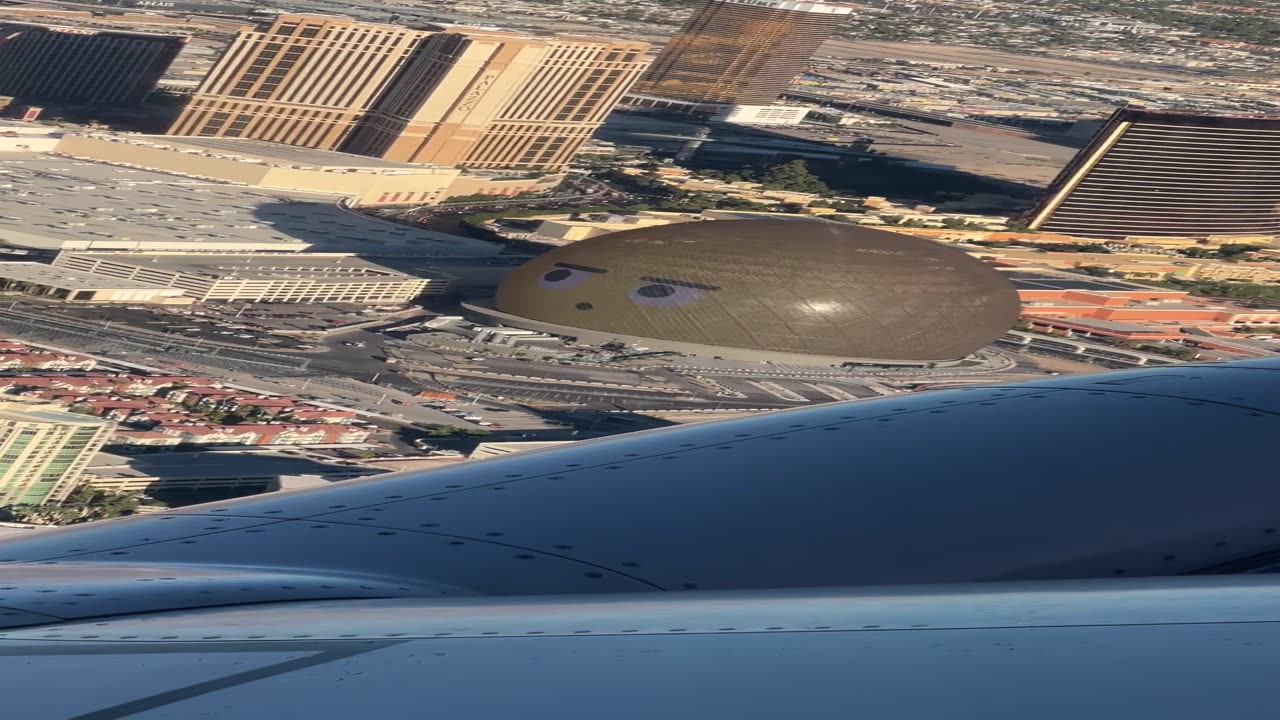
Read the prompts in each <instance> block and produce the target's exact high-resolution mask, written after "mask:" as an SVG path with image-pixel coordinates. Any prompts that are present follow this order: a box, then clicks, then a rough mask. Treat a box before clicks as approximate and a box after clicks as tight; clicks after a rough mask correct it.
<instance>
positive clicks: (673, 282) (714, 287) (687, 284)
mask: <svg viewBox="0 0 1280 720" xmlns="http://www.w3.org/2000/svg"><path fill="white" fill-rule="evenodd" d="M640 279H641V280H644V281H645V282H653V283H662V284H663V285H677V286H679V287H687V288H695V289H698V290H719V289H720V287H719V286H718V285H703V284H702V283H696V282H685V281H684V280H668V279H667V278H660V277H642V278H640Z"/></svg>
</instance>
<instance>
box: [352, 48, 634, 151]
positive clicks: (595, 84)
mask: <svg viewBox="0 0 1280 720" xmlns="http://www.w3.org/2000/svg"><path fill="white" fill-rule="evenodd" d="M648 48H649V46H648V44H646V43H643V42H634V41H626V40H608V39H597V38H589V37H574V36H561V37H556V38H533V37H528V36H524V35H518V34H515V33H508V32H488V31H476V30H460V31H447V32H441V33H437V34H436V35H433V36H431V37H430V38H428V39H427V40H425V41H424V42H423V43H422V47H421V48H420V49H419V51H418V52H416V53H415V54H414V56H413V58H412V59H411V60H410V61H409V63H408V65H407V66H406V67H405V70H404V71H403V72H402V73H401V74H400V76H399V78H397V80H396V81H395V83H394V84H393V85H392V87H390V88H389V89H388V90H387V92H386V93H385V94H384V95H383V97H382V98H381V99H380V100H379V101H378V102H377V103H376V104H375V106H374V108H373V111H372V112H371V113H370V114H369V116H368V117H367V118H366V119H365V120H363V121H362V122H361V123H360V125H359V127H358V128H357V130H356V131H355V133H353V134H352V136H351V139H350V140H349V141H348V142H347V143H346V144H345V145H344V146H343V148H342V149H343V150H345V151H347V152H352V153H358V154H361V155H371V156H374V157H380V158H383V159H386V160H394V161H399V162H412V163H431V164H434V165H456V166H461V167H468V168H479V169H504V168H530V169H539V170H556V169H560V168H562V167H564V165H566V164H567V163H568V162H569V160H570V159H571V158H572V157H573V155H574V154H575V153H576V152H577V150H578V148H579V147H581V146H582V144H583V143H584V142H586V141H587V139H588V138H589V137H591V134H592V133H593V132H594V131H595V130H596V128H598V127H599V126H600V124H601V123H603V122H604V119H605V117H606V116H607V115H608V114H609V111H610V110H612V109H613V107H614V106H615V105H616V104H617V103H618V101H619V100H620V99H621V98H622V96H623V94H624V93H625V92H626V91H627V90H628V89H629V88H630V87H631V85H632V83H634V82H635V81H636V80H637V79H638V78H639V77H640V74H641V73H642V72H643V71H644V69H645V67H646V66H647V65H648V61H647V58H646V57H645V53H646V51H647V50H648Z"/></svg>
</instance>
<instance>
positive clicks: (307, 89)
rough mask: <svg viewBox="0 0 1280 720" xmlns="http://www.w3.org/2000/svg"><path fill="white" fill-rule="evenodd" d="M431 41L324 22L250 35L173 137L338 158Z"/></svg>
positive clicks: (293, 22) (287, 20)
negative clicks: (279, 146)
mask: <svg viewBox="0 0 1280 720" xmlns="http://www.w3.org/2000/svg"><path fill="white" fill-rule="evenodd" d="M430 34H431V30H425V29H412V28H406V27H401V26H397V25H382V24H378V23H366V22H358V21H356V20H352V19H351V18H345V17H330V16H324V15H297V14H290V15H280V16H277V17H276V18H275V19H274V20H272V21H270V22H264V23H261V24H259V25H257V26H250V27H246V28H245V29H244V30H242V31H241V32H240V34H239V35H237V36H236V38H235V40H234V41H232V43H231V46H230V47H229V48H227V51H226V52H225V53H224V54H223V56H222V57H221V58H220V59H219V60H218V62H217V64H215V65H214V67H213V70H211V71H210V73H209V76H208V77H207V78H205V81H204V82H203V83H202V84H201V85H200V88H199V89H198V90H197V91H196V94H195V97H194V98H192V100H191V102H190V103H189V104H188V105H187V107H186V108H185V109H184V110H183V111H182V114H181V115H179V117H178V119H177V120H176V121H175V122H174V124H173V126H172V127H170V129H169V132H168V134H170V135H202V136H208V137H236V138H252V139H256V140H267V141H269V142H276V143H283V144H285V145H297V146H302V147H308V148H317V149H320V150H336V149H337V148H338V146H339V145H340V144H342V142H343V140H345V139H346V137H347V135H348V134H349V133H350V132H351V128H352V127H353V126H354V125H355V122H356V121H357V120H358V119H359V118H360V117H362V116H363V115H364V113H365V112H366V111H367V110H368V109H369V108H370V107H371V106H372V105H373V102H374V100H375V99H377V97H378V96H379V95H380V94H381V92H382V91H383V89H384V88H386V87H387V85H388V83H389V82H390V81H391V79H392V78H393V77H394V76H395V73H396V71H397V70H399V69H400V67H401V66H402V64H403V63H404V61H405V59H406V58H407V57H408V56H409V54H410V53H411V52H412V51H413V49H414V48H415V47H416V46H417V44H418V42H419V41H421V40H422V38H424V37H426V36H427V35H430Z"/></svg>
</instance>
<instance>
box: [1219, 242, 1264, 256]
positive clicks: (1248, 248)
mask: <svg viewBox="0 0 1280 720" xmlns="http://www.w3.org/2000/svg"><path fill="white" fill-rule="evenodd" d="M1261 249H1262V248H1260V247H1258V246H1257V245H1246V244H1244V243H1226V244H1225V245H1223V246H1222V247H1220V248H1218V255H1220V256H1221V257H1224V258H1229V257H1235V256H1237V255H1243V254H1245V253H1249V252H1255V251H1257V250H1261Z"/></svg>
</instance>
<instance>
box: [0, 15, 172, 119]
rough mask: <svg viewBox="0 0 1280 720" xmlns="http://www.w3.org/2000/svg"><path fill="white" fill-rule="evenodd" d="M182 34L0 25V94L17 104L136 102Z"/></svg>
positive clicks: (166, 63)
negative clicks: (13, 98)
mask: <svg viewBox="0 0 1280 720" xmlns="http://www.w3.org/2000/svg"><path fill="white" fill-rule="evenodd" d="M186 42H187V39H186V38H185V37H178V36H173V35H152V34H150V33H133V32H113V31H106V30H102V31H99V30H85V29H82V28H71V27H58V26H54V25H27V24H19V23H0V95H12V96H14V97H16V98H18V100H19V101H21V102H48V103H65V104H75V105H102V106H122V107H129V106H136V105H139V104H141V103H142V101H143V100H145V99H146V97H147V95H148V94H150V92H151V91H152V90H154V89H155V87H156V83H157V82H159V80H160V76H162V75H164V72H165V70H168V69H169V65H170V64H171V63H172V62H173V60H174V58H176V57H178V53H179V52H181V51H182V46H183V44H184V43H186Z"/></svg>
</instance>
